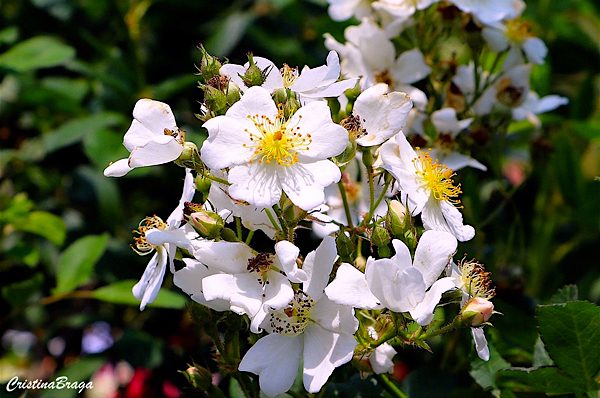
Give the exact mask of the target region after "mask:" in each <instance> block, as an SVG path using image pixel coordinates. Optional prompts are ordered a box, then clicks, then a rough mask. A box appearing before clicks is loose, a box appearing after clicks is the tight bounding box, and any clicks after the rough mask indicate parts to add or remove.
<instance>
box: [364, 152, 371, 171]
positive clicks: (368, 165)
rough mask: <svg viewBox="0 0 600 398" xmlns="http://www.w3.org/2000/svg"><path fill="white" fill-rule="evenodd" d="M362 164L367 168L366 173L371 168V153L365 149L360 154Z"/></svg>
mask: <svg viewBox="0 0 600 398" xmlns="http://www.w3.org/2000/svg"><path fill="white" fill-rule="evenodd" d="M362 162H363V164H364V165H365V167H366V168H367V171H369V170H371V168H372V167H373V153H371V151H370V150H369V149H368V148H367V149H366V150H364V151H363V152H362Z"/></svg>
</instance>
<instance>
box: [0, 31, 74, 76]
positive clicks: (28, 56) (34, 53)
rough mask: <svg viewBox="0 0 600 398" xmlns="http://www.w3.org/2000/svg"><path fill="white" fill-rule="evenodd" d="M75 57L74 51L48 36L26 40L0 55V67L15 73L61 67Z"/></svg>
mask: <svg viewBox="0 0 600 398" xmlns="http://www.w3.org/2000/svg"><path fill="white" fill-rule="evenodd" d="M74 57H75V49H74V48H73V47H71V46H68V45H66V44H64V43H63V42H61V41H60V40H58V39H56V38H54V37H50V36H37V37H33V38H31V39H27V40H25V41H22V42H20V43H17V44H16V45H15V46H13V47H12V48H10V49H9V50H8V51H6V52H5V53H3V54H0V67H1V68H6V69H11V70H14V71H16V72H26V71H31V70H35V69H40V68H48V67H53V66H58V65H63V64H65V63H66V62H67V61H69V60H71V59H73V58H74Z"/></svg>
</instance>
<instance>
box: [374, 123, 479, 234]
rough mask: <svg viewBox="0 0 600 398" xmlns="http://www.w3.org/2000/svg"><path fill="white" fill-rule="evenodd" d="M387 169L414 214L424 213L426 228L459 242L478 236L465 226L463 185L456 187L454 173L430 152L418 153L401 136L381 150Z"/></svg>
mask: <svg viewBox="0 0 600 398" xmlns="http://www.w3.org/2000/svg"><path fill="white" fill-rule="evenodd" d="M380 156H381V161H382V163H383V168H385V169H386V170H388V171H389V172H390V173H391V174H392V175H393V176H394V178H395V179H396V181H397V182H398V184H399V186H400V190H401V195H402V196H401V199H402V200H403V201H405V202H406V205H407V206H408V208H409V210H410V212H411V213H412V214H413V215H416V214H419V213H421V220H422V221H423V226H424V227H425V229H428V230H429V229H433V230H437V231H446V232H450V233H451V234H452V235H454V236H455V237H456V239H458V240H459V241H467V240H470V239H472V238H473V236H475V230H474V229H473V227H471V226H470V225H463V220H462V215H461V214H460V211H459V210H458V209H457V208H456V207H455V204H458V203H459V199H458V195H459V194H460V193H461V190H460V186H456V185H454V182H453V181H452V177H453V175H454V173H453V171H452V170H451V169H449V168H448V167H446V166H445V165H444V164H441V163H439V162H437V161H434V160H433V159H432V158H431V155H430V154H429V152H428V151H422V150H418V152H415V150H414V149H413V148H412V147H411V146H410V144H409V143H408V141H407V140H406V137H404V135H402V134H397V135H396V137H395V138H391V139H390V140H389V141H387V142H386V143H385V144H383V145H382V146H381V149H380Z"/></svg>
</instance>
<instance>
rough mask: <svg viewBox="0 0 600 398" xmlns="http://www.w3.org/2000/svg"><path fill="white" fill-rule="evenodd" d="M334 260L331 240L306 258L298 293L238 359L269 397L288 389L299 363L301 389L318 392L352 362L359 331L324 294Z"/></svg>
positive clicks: (345, 309) (346, 311) (347, 311)
mask: <svg viewBox="0 0 600 398" xmlns="http://www.w3.org/2000/svg"><path fill="white" fill-rule="evenodd" d="M336 258H337V252H336V248H335V240H334V239H333V238H332V237H327V238H325V239H324V240H323V242H322V243H321V244H320V245H319V247H318V248H317V250H316V251H313V252H311V253H309V254H308V255H307V256H306V259H305V260H304V265H303V267H302V270H303V271H305V272H306V275H307V280H306V281H305V282H304V283H303V285H302V291H298V292H297V293H296V294H295V296H294V299H293V300H292V301H291V302H290V303H289V305H288V307H287V308H285V309H284V310H281V311H277V312H273V313H271V314H270V315H269V317H268V318H267V319H266V320H265V322H264V324H263V326H264V328H265V329H267V330H268V331H269V332H270V333H271V334H269V335H267V336H265V337H263V338H261V339H260V340H258V341H257V342H256V344H254V345H253V346H252V347H251V348H250V349H249V350H248V352H247V353H246V355H244V358H242V362H241V363H240V366H239V370H241V371H246V372H252V373H255V374H257V375H259V384H260V389H261V390H262V391H263V392H264V393H265V394H267V395H268V396H274V395H277V394H281V393H283V392H285V391H287V390H289V389H290V387H291V386H292V384H293V383H294V380H295V378H296V374H297V373H298V367H299V366H300V364H301V363H302V366H303V374H304V376H303V379H304V380H303V381H304V388H305V389H306V390H307V391H308V392H311V393H316V392H318V391H319V390H320V389H321V387H323V385H324V384H325V382H326V381H327V379H328V378H329V376H330V375H331V373H332V372H333V370H334V369H335V368H336V367H338V366H341V365H343V364H344V363H346V362H348V361H350V360H351V359H352V355H353V353H354V348H355V347H356V344H357V343H356V340H355V339H354V336H353V333H354V332H355V331H356V330H357V328H358V321H357V320H356V318H354V311H353V309H352V308H351V307H349V306H343V305H337V304H335V303H333V302H332V301H330V300H329V299H327V297H326V296H325V295H324V294H323V289H324V288H325V286H326V285H327V281H328V279H329V274H330V273H331V270H332V268H333V263H334V261H335V260H336Z"/></svg>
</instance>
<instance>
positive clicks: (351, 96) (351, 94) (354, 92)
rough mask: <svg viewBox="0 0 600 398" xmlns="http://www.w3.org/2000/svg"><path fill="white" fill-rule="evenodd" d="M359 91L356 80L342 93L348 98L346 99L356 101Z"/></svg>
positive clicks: (358, 84)
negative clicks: (354, 83) (352, 85)
mask: <svg viewBox="0 0 600 398" xmlns="http://www.w3.org/2000/svg"><path fill="white" fill-rule="evenodd" d="M361 91H362V90H361V88H360V83H358V82H357V83H356V85H355V86H354V87H352V88H349V89H348V90H346V91H344V94H345V95H346V98H348V101H349V102H352V103H353V102H354V101H356V99H357V98H358V96H359V95H360V93H361Z"/></svg>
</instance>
